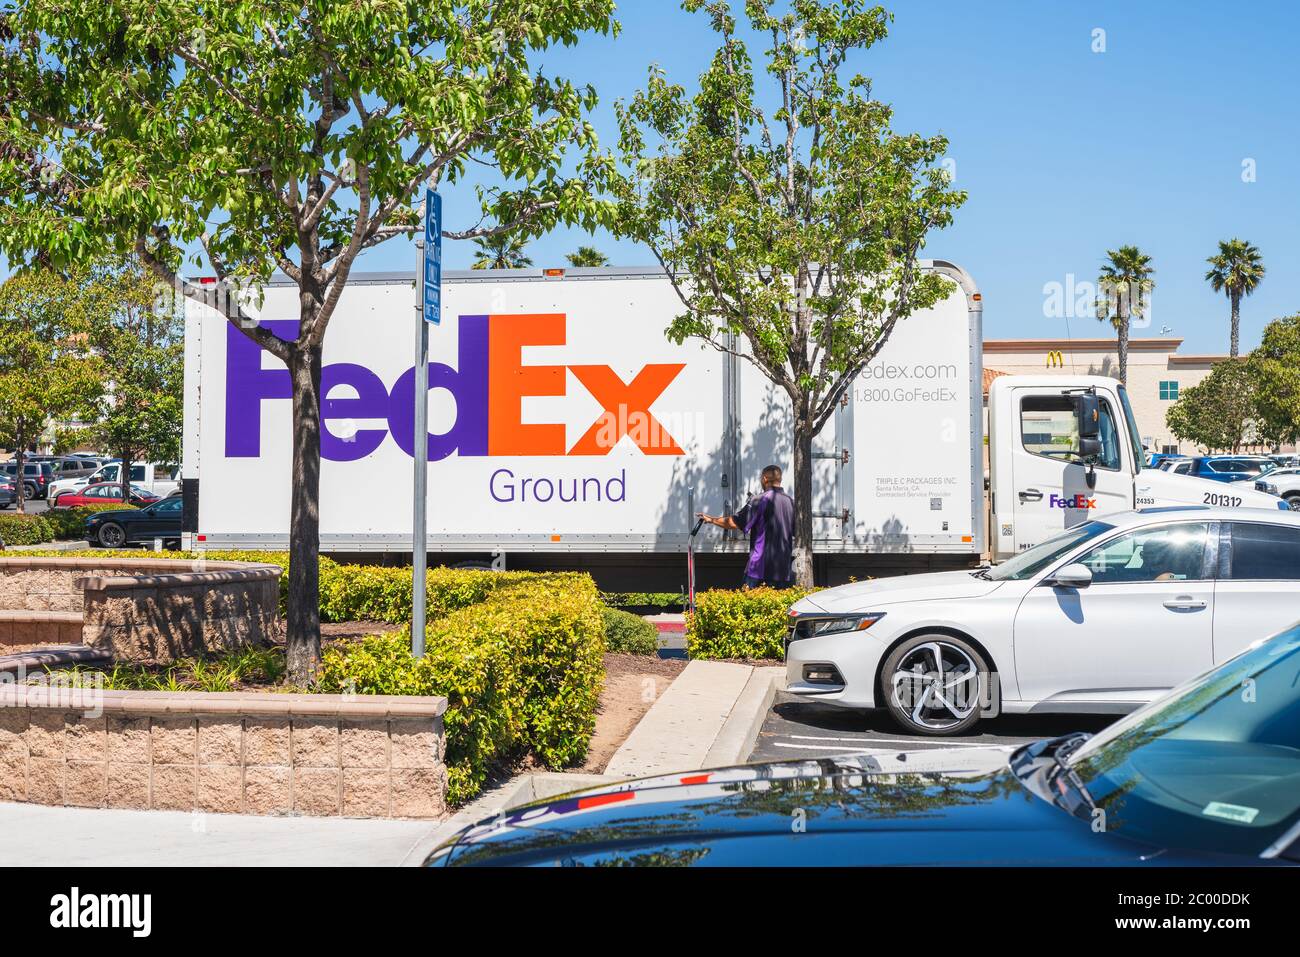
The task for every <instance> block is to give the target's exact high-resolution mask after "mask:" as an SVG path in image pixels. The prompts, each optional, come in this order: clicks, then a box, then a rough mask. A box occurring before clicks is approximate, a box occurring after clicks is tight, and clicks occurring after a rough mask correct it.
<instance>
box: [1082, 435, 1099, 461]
mask: <svg viewBox="0 0 1300 957" xmlns="http://www.w3.org/2000/svg"><path fill="white" fill-rule="evenodd" d="M1099 455H1101V439H1084V438H1080V439H1079V457H1080V458H1083V459H1095V458H1096V457H1097V456H1099Z"/></svg>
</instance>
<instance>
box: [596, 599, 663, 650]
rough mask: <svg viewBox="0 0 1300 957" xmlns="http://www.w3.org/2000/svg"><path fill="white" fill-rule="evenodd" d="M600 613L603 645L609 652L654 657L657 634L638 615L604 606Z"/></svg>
mask: <svg viewBox="0 0 1300 957" xmlns="http://www.w3.org/2000/svg"><path fill="white" fill-rule="evenodd" d="M600 613H601V614H602V615H603V616H604V617H605V645H606V647H608V648H609V650H610V651H622V652H626V653H628V654H632V655H654V654H658V652H659V641H658V638H659V632H658V629H656V628H655V626H654V625H652V624H650V622H648V621H646V620H645V619H644V618H642V617H641V616H640V615H633V614H632V613H631V612H626V611H621V610H620V609H618V608H610V607H609V606H607V605H606V606H604V607H602V608H601V609H600Z"/></svg>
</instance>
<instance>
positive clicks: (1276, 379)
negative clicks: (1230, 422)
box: [1247, 315, 1300, 443]
mask: <svg viewBox="0 0 1300 957" xmlns="http://www.w3.org/2000/svg"><path fill="white" fill-rule="evenodd" d="M1247 368H1248V369H1249V370H1250V373H1251V377H1252V379H1253V380H1254V382H1255V414H1256V416H1257V417H1258V419H1259V422H1260V431H1261V432H1263V434H1264V435H1266V436H1269V437H1271V438H1272V439H1273V440H1274V441H1277V442H1279V443H1281V442H1295V441H1296V440H1297V439H1300V315H1294V316H1285V317H1283V318H1281V319H1274V320H1273V321H1272V322H1270V323H1269V324H1268V325H1267V326H1265V327H1264V336H1263V339H1262V340H1261V341H1260V344H1259V346H1258V348H1256V349H1255V351H1254V352H1252V353H1251V354H1250V357H1249V358H1248V359H1247Z"/></svg>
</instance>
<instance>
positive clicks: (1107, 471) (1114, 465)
mask: <svg viewBox="0 0 1300 957" xmlns="http://www.w3.org/2000/svg"><path fill="white" fill-rule="evenodd" d="M1141 434H1142V433H1141V432H1140V431H1139V429H1138V426H1137V422H1136V421H1135V420H1134V417H1133V409H1132V406H1131V405H1130V404H1129V400H1128V395H1127V393H1126V392H1125V390H1124V386H1123V385H1122V384H1120V383H1119V382H1118V381H1116V380H1115V379H1111V378H1107V377H1103V376H1079V377H1071V378H1069V379H1068V380H1067V379H1065V378H1064V377H1062V376H1002V377H1000V378H998V379H995V380H994V381H993V383H992V385H991V386H990V389H989V450H990V459H989V494H990V510H991V514H992V529H991V536H990V540H991V542H992V553H993V557H994V559H995V560H1000V559H1003V558H1006V557H1008V556H1010V555H1013V554H1015V553H1017V552H1021V551H1024V550H1025V549H1027V548H1031V547H1032V546H1034V545H1037V544H1038V543H1039V542H1043V541H1046V540H1047V539H1049V538H1051V537H1053V536H1055V535H1057V534H1058V533H1060V532H1062V531H1064V530H1065V529H1067V528H1073V527H1074V526H1075V525H1080V524H1082V523H1084V522H1087V521H1091V520H1092V519H1095V518H1100V517H1102V516H1104V515H1106V514H1108V513H1113V512H1122V511H1127V510H1129V509H1134V508H1153V507H1162V506H1176V505H1217V506H1227V507H1230V508H1267V509H1274V510H1276V509H1277V508H1278V507H1279V505H1281V506H1283V507H1285V504H1286V503H1284V502H1279V500H1278V499H1277V498H1276V497H1275V496H1272V495H1268V494H1266V493H1264V492H1260V491H1256V490H1254V489H1252V488H1249V487H1243V486H1244V483H1243V484H1242V485H1233V486H1225V485H1224V484H1223V483H1221V482H1211V481H1207V480H1205V479H1201V478H1196V477H1193V476H1190V475H1180V474H1177V473H1174V472H1170V471H1164V470H1161V469H1152V468H1147V467H1146V466H1145V464H1144V463H1145V461H1146V456H1145V454H1144V452H1143V448H1142V440H1141V439H1140V438H1139V436H1141Z"/></svg>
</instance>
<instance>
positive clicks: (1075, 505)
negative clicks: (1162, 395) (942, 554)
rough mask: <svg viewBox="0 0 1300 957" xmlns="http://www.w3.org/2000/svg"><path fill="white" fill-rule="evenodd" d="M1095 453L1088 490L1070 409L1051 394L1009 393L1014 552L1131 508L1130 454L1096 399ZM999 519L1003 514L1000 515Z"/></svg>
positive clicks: (1117, 420) (1116, 418)
mask: <svg viewBox="0 0 1300 957" xmlns="http://www.w3.org/2000/svg"><path fill="white" fill-rule="evenodd" d="M1099 398H1100V403H1101V423H1100V425H1101V432H1100V435H1099V436H1098V437H1099V438H1100V440H1101V446H1102V451H1101V454H1100V455H1099V456H1098V457H1097V461H1096V463H1095V465H1094V474H1095V475H1096V482H1095V485H1094V486H1093V487H1089V485H1088V478H1087V476H1088V467H1087V466H1086V465H1084V464H1083V463H1082V462H1081V461H1080V460H1079V457H1078V447H1079V430H1078V422H1077V420H1076V417H1075V412H1074V405H1073V402H1072V401H1071V398H1070V396H1069V395H1068V394H1065V393H1063V391H1062V390H1061V389H1059V388H1032V387H1026V388H1017V389H1014V390H1013V391H1012V422H1011V423H1010V424H1011V426H1012V427H1011V429H1009V430H1008V432H1009V435H1008V439H1009V440H1010V441H1011V443H1012V447H1011V450H1010V454H1011V464H1012V469H1011V487H1010V488H1007V489H999V490H998V495H999V496H1003V495H1006V496H1009V497H1010V505H1011V510H1012V514H1013V515H1014V519H1013V523H1014V532H1013V534H1014V541H1015V549H1016V551H1024V550H1025V549H1027V548H1031V547H1032V546H1034V545H1037V544H1038V543H1039V542H1044V541H1046V540H1047V539H1049V538H1051V537H1052V536H1054V535H1056V534H1058V533H1059V532H1061V531H1063V530H1064V529H1067V528H1073V527H1074V526H1075V525H1081V524H1082V523H1084V522H1086V521H1089V520H1091V519H1093V518H1096V517H1098V516H1100V515H1104V514H1106V513H1109V512H1118V511H1124V510H1126V509H1130V508H1132V507H1133V471H1132V464H1131V463H1130V462H1129V460H1128V456H1129V455H1130V454H1131V453H1130V452H1129V450H1128V443H1127V442H1125V441H1124V437H1123V432H1122V431H1121V428H1122V422H1123V419H1122V418H1121V414H1120V411H1119V410H1118V409H1116V408H1115V407H1114V405H1113V404H1112V402H1111V400H1110V399H1109V398H1108V397H1106V396H1104V395H1102V396H1100V397H1099ZM999 511H1000V512H1002V513H1003V514H1005V509H1004V508H1001V507H1000V508H999Z"/></svg>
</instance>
